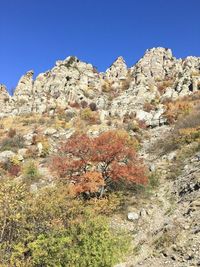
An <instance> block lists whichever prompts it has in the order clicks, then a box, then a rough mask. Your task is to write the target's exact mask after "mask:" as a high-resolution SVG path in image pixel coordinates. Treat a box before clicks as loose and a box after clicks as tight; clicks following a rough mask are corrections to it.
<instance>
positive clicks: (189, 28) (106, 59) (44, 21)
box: [0, 0, 200, 89]
mask: <svg viewBox="0 0 200 267" xmlns="http://www.w3.org/2000/svg"><path fill="white" fill-rule="evenodd" d="M0 11H1V12H0V83H4V84H5V85H6V86H7V87H8V88H9V89H11V88H13V87H15V86H16V84H17V82H18V80H19V78H20V77H21V76H22V74H24V73H25V72H26V71H28V70H30V69H33V70H34V71H35V76H36V75H38V74H39V73H40V72H44V71H46V70H48V69H50V68H52V67H53V65H54V63H55V61H56V60H58V59H64V58H66V57H67V56H69V55H75V56H77V57H78V58H79V59H81V60H83V61H86V62H90V63H92V64H93V65H94V66H96V67H97V68H98V70H100V71H103V70H105V69H106V68H107V67H109V66H110V65H111V63H112V62H113V61H114V60H115V59H116V58H117V57H118V56H123V57H124V59H125V60H126V62H127V64H128V66H132V65H133V64H134V63H135V62H136V61H137V60H138V59H139V58H140V57H141V56H142V55H143V54H144V52H145V50H146V49H148V48H152V47H155V46H163V47H169V48H171V49H172V51H173V53H174V55H175V56H176V57H186V56H188V55H194V56H200V0H32V1H31V0H0Z"/></svg>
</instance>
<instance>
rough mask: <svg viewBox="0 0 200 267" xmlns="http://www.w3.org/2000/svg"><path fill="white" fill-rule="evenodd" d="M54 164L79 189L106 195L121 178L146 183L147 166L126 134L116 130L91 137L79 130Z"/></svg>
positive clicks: (88, 192)
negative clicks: (79, 132) (80, 132)
mask: <svg viewBox="0 0 200 267" xmlns="http://www.w3.org/2000/svg"><path fill="white" fill-rule="evenodd" d="M52 166H53V167H52V168H53V170H54V171H55V172H56V173H57V175H58V176H59V178H60V179H62V180H63V181H66V182H68V183H69V184H71V185H73V186H74V190H75V191H76V193H87V194H89V195H91V193H95V194H96V195H99V196H102V195H103V194H104V193H105V192H106V191H108V190H109V189H111V188H112V187H113V185H115V184H116V183H119V182H124V183H132V184H133V183H134V184H146V183H147V177H146V174H145V173H146V171H145V168H144V166H143V164H142V162H141V160H139V159H138V157H137V154H136V151H135V149H134V148H133V146H132V144H131V143H130V142H129V140H128V139H127V137H126V136H124V135H120V134H118V133H117V132H115V131H108V132H105V133H102V134H101V135H100V136H98V137H95V138H90V137H88V136H87V135H79V134H75V135H73V136H72V137H71V138H70V139H68V140H67V141H66V142H65V143H63V144H62V145H61V147H60V150H59V156H55V157H54V158H53V162H52Z"/></svg>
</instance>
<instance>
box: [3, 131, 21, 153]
mask: <svg viewBox="0 0 200 267" xmlns="http://www.w3.org/2000/svg"><path fill="white" fill-rule="evenodd" d="M24 142H25V140H24V137H23V136H22V135H20V134H17V135H14V136H13V137H6V138H4V139H3V140H2V141H1V143H0V151H5V150H12V151H14V152H16V151H17V150H18V149H19V148H23V147H24Z"/></svg>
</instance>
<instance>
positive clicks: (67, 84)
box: [0, 47, 200, 126]
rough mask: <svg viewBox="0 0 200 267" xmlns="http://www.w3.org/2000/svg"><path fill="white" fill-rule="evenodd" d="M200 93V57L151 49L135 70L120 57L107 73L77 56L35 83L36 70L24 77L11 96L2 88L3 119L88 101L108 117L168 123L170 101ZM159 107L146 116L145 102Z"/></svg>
mask: <svg viewBox="0 0 200 267" xmlns="http://www.w3.org/2000/svg"><path fill="white" fill-rule="evenodd" d="M198 90H200V58H197V57H187V58H185V59H176V58H175V57H173V55H172V52H171V50H170V49H166V48H161V47H158V48H152V49H150V50H147V51H146V53H145V55H144V56H143V57H142V58H141V59H140V60H139V61H138V62H137V63H136V64H135V65H134V66H133V67H131V68H128V67H127V65H126V63H125V61H124V59H123V58H122V57H119V58H118V59H117V60H116V61H115V62H114V63H113V64H112V65H111V67H110V68H108V69H107V70H106V72H105V73H98V72H97V70H96V69H95V68H94V67H93V66H92V65H91V64H87V63H85V62H81V61H79V60H78V59H77V58H76V57H68V58H66V59H65V60H63V61H61V60H60V61H57V62H56V65H55V66H54V67H53V68H52V69H51V70H49V71H47V72H45V73H41V74H39V75H38V76H37V77H36V79H35V80H33V71H28V72H27V73H26V74H25V75H24V76H22V77H21V79H20V81H19V83H18V85H17V87H16V89H15V93H14V96H13V97H10V96H9V95H8V93H7V91H6V88H5V86H3V85H1V86H0V103H1V107H0V116H1V117H3V116H7V115H18V114H26V113H30V112H36V113H45V112H48V113H49V114H54V113H55V112H56V110H58V109H63V110H67V109H69V108H71V107H72V106H73V105H77V104H81V102H83V101H85V102H87V103H88V104H89V103H91V102H94V103H96V105H97V107H98V109H99V111H100V112H104V113H106V114H107V116H109V115H110V116H113V115H114V116H119V117H120V118H123V117H124V116H126V115H127V114H133V113H134V114H136V117H137V118H138V119H139V120H144V121H146V123H147V125H152V126H156V125H159V124H162V123H164V118H163V117H162V114H163V113H164V111H165V110H164V106H163V104H162V102H163V101H164V100H166V99H176V98H178V97H181V96H184V95H188V94H191V93H192V92H196V91H198ZM152 102H156V103H158V105H157V108H156V111H155V110H154V111H151V112H144V110H143V105H144V104H145V103H152Z"/></svg>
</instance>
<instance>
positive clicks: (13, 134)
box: [8, 128, 16, 138]
mask: <svg viewBox="0 0 200 267" xmlns="http://www.w3.org/2000/svg"><path fill="white" fill-rule="evenodd" d="M15 135H16V130H15V129H12V128H10V129H9V131H8V137H9V138H13V137H14V136H15Z"/></svg>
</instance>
